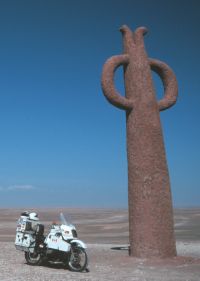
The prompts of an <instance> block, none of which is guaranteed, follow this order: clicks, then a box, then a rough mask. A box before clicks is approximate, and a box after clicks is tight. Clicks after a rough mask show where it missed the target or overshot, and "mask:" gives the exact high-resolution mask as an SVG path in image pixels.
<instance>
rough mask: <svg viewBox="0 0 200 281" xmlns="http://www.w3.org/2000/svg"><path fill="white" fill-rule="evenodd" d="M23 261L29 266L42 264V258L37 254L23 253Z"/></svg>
mask: <svg viewBox="0 0 200 281" xmlns="http://www.w3.org/2000/svg"><path fill="white" fill-rule="evenodd" d="M25 259H26V262H27V263H28V264H30V265H40V264H41V263H42V257H41V254H39V253H30V252H25Z"/></svg>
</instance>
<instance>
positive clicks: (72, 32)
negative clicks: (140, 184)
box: [0, 0, 200, 207]
mask: <svg viewBox="0 0 200 281" xmlns="http://www.w3.org/2000/svg"><path fill="white" fill-rule="evenodd" d="M199 13H200V2H199V1H197V0H196V1H195V0H190V1H185V0H182V1H181V0H179V1H178V0H174V1H172V0H169V1H163V0H159V1H158V0H151V1H148V0H140V1H133V0H132V1H129V0H123V1H118V0H115V1H114V0H107V1H92V0H73V1H72V0H69V1H68V0H66V1H63V0H54V1H52V0H28V1H27V0H18V1H14V0H13V1H11V0H7V1H0V40H1V44H0V136H1V137H0V155H1V156H0V206H1V207H6V206H9V207H12V206H74V207H78V206H91V207H95V206H97V207H108V206H111V207H127V162H126V139H125V113H124V112H123V111H120V110H119V109H117V108H114V107H113V106H111V105H110V104H108V102H107V101H106V100H105V98H104V97H103V94H102V92H101V87H100V77H101V71H102V66H103V63H104V62H105V60H106V59H107V58H109V57H110V56H112V55H116V54H121V53H122V38H121V34H120V32H119V27H120V26H121V25H122V24H127V25H129V26H130V27H131V28H132V29H135V28H136V27H138V26H146V27H147V28H148V30H149V32H148V34H147V35H146V36H145V45H146V49H147V52H148V55H149V57H153V58H156V59H159V60H163V61H164V62H166V63H167V64H169V65H170V66H171V67H172V68H173V69H174V71H175V73H176V75H177V79H178V83H179V99H178V102H177V104H176V106H174V107H173V108H171V109H170V110H167V111H165V112H162V113H161V120H162V124H163V131H164V139H165V145H166V151H167V159H168V165H169V171H170V178H171V186H172V193H173V200H174V205H175V206H179V207H180V206H197V205H198V206H199V205H200V188H199V187H200V172H199V167H200V150H199V143H200V126H199V121H200V110H199V104H200V86H199V85H200V84H199V65H200V55H199V50H200V32H199V26H200V17H199ZM154 79H155V85H156V89H157V95H158V98H160V97H161V96H162V92H163V89H162V85H161V82H160V80H159V79H158V78H157V77H156V76H154ZM116 84H117V87H118V89H119V90H120V91H121V92H122V93H123V79H122V71H121V70H119V71H118V72H117V73H116Z"/></svg>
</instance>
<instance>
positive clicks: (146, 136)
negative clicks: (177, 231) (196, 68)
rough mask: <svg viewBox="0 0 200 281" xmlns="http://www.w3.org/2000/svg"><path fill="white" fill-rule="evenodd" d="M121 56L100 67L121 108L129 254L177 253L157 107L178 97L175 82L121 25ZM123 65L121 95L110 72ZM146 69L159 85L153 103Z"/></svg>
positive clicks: (107, 92) (110, 97) (139, 36)
mask: <svg viewBox="0 0 200 281" xmlns="http://www.w3.org/2000/svg"><path fill="white" fill-rule="evenodd" d="M120 30H121V32H122V34H123V42H124V54H122V55H118V56H113V57H111V58H110V59H109V60H107V62H106V63H105V65H104V68H103V73H102V89H103V92H104V95H105V97H106V98H107V99H108V101H109V102H110V103H112V104H113V105H115V106H117V107H119V108H120V109H123V110H126V123H127V124H126V126H127V157H128V197H129V198H128V202H129V239H130V254H131V256H136V257H162V258H164V257H172V256H176V247H175V239H174V227H173V211H172V199H171V192H170V182H169V173H168V168H167V162H166V155H165V148H164V142H163V135H162V128H161V123H160V116H159V111H160V110H164V109H167V108H169V107H170V106H172V105H173V104H174V103H175V102H176V98H177V82H176V78H175V75H174V73H173V71H172V70H171V69H170V68H169V66H167V65H166V64H165V63H163V62H160V61H158V60H153V59H149V58H148V57H147V54H146V51H145V47H144V41H143V35H144V34H145V33H146V31H147V30H146V28H144V27H140V28H137V29H136V31H135V32H134V33H132V31H131V30H130V29H129V28H128V27H127V26H123V27H122V28H121V29H120ZM120 65H123V66H124V80H125V92H126V96H125V97H123V96H121V95H119V93H117V91H116V89H115V86H114V72H115V70H116V68H117V67H119V66H120ZM151 70H153V71H155V72H157V73H158V75H159V76H160V78H161V79H162V81H163V85H164V91H165V92H164V97H163V99H162V100H160V101H158V102H157V100H156V97H155V90H154V86H153V81H152V75H151Z"/></svg>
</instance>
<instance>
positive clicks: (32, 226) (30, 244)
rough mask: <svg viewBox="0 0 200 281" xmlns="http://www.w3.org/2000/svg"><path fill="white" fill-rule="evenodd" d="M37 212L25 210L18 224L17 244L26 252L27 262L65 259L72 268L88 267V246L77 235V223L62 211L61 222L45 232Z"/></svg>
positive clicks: (75, 269) (82, 269) (37, 262)
mask: <svg viewBox="0 0 200 281" xmlns="http://www.w3.org/2000/svg"><path fill="white" fill-rule="evenodd" d="M33 214H35V215H34V219H33V218H32V220H31V215H32V216H33ZM36 215H37V214H36V213H30V214H29V213H28V212H24V213H22V214H21V216H20V218H19V220H18V224H17V229H16V238H15V247H16V249H17V250H20V251H24V252H25V259H26V262H27V263H28V264H30V265H41V264H43V263H45V262H49V263H55V264H56V263H63V264H64V265H65V266H67V267H68V268H69V269H70V270H71V271H76V272H81V271H84V270H85V271H89V269H88V256H87V253H86V248H87V247H86V244H85V243H84V242H83V241H81V240H79V239H78V236H77V232H76V228H75V226H74V225H73V224H71V223H70V222H69V221H67V220H66V218H65V217H64V215H63V214H62V213H60V224H57V223H53V224H52V225H51V228H50V231H49V233H48V234H47V235H46V236H44V225H43V224H40V223H39V219H38V218H37V216H36Z"/></svg>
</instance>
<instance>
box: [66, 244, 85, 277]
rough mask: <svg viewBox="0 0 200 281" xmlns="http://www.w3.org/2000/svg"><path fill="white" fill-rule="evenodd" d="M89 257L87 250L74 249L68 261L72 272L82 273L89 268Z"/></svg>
mask: <svg viewBox="0 0 200 281" xmlns="http://www.w3.org/2000/svg"><path fill="white" fill-rule="evenodd" d="M87 263H88V257H87V253H86V251H85V249H83V248H81V247H72V249H71V254H70V257H69V261H68V266H69V269H70V270H71V271H76V272H81V271H84V270H85V269H86V268H87Z"/></svg>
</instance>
